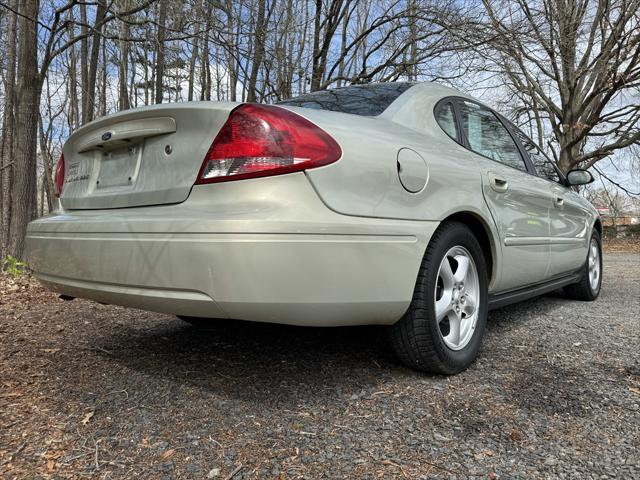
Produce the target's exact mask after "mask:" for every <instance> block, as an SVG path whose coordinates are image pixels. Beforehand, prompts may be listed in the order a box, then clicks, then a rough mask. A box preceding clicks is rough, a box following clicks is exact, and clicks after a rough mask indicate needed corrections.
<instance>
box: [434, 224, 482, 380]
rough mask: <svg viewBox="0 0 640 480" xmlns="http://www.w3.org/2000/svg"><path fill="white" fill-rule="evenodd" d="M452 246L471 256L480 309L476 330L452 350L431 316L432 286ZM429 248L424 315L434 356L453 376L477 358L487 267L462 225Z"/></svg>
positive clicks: (473, 241) (472, 236)
mask: <svg viewBox="0 0 640 480" xmlns="http://www.w3.org/2000/svg"><path fill="white" fill-rule="evenodd" d="M454 246H461V247H464V248H466V249H467V251H468V252H469V253H470V254H471V256H472V257H473V261H474V262H475V264H476V270H477V272H478V282H479V287H480V288H479V290H480V303H479V304H480V307H479V309H478V318H477V322H476V328H475V331H474V333H473V336H472V337H471V340H470V341H469V343H468V344H467V345H466V346H465V347H464V348H462V349H460V350H452V349H451V348H449V347H448V346H447V344H446V343H445V341H444V339H443V338H442V334H441V332H440V327H439V325H438V322H437V320H436V313H435V287H436V283H437V280H438V270H439V268H440V263H441V262H442V260H443V258H444V256H445V254H446V253H447V252H448V251H449V249H451V248H452V247H454ZM430 248H432V249H433V250H432V252H431V255H430V257H431V259H432V260H433V261H432V263H431V265H429V266H428V271H427V281H426V282H425V289H426V291H425V292H423V293H424V296H425V300H426V305H425V309H426V312H425V316H426V318H427V320H428V324H429V328H430V330H431V336H432V338H433V340H434V342H433V343H434V346H435V348H436V350H437V353H438V356H439V357H440V359H441V360H442V361H443V363H444V364H445V365H448V366H449V367H450V368H451V373H456V372H458V371H461V370H463V369H465V368H467V367H468V366H469V365H470V364H471V363H472V362H473V360H474V359H475V358H476V356H477V355H478V351H479V350H480V345H481V343H482V337H483V335H484V330H485V327H486V322H487V312H488V293H487V292H488V288H487V283H488V281H487V276H488V275H487V267H486V261H485V257H484V254H483V252H482V249H481V247H480V245H479V243H478V241H477V240H476V238H475V236H474V235H473V233H472V232H471V231H470V230H469V229H468V228H466V227H465V226H464V225H462V224H460V225H456V226H455V227H454V228H451V229H449V230H447V231H446V232H445V234H444V235H443V236H442V237H441V238H440V241H439V242H437V244H435V245H432V246H430Z"/></svg>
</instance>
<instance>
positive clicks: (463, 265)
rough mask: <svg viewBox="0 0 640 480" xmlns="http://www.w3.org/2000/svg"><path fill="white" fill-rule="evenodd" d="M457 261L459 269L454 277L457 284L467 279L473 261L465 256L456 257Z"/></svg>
mask: <svg viewBox="0 0 640 480" xmlns="http://www.w3.org/2000/svg"><path fill="white" fill-rule="evenodd" d="M455 261H456V262H457V263H458V268H457V269H456V273H455V274H454V275H453V279H454V280H455V281H456V282H458V283H460V282H463V281H464V280H465V279H466V277H467V273H468V272H469V263H471V259H470V258H469V257H467V256H464V255H456V257H455Z"/></svg>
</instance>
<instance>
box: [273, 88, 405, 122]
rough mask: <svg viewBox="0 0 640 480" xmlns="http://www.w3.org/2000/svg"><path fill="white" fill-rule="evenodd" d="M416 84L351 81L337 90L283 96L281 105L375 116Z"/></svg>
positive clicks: (279, 103)
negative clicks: (285, 98) (297, 95)
mask: <svg viewBox="0 0 640 480" xmlns="http://www.w3.org/2000/svg"><path fill="white" fill-rule="evenodd" d="M414 85H415V83H410V82H391V83H374V84H369V85H351V86H349V87H344V88H336V89H333V90H319V91H317V92H313V93H308V94H306V95H301V96H299V97H296V98H292V99H290V100H283V101H281V102H278V103H277V105H287V106H290V107H305V108H315V109H318V110H330V111H332V112H340V113H350V114H353V115H362V116H366V117H375V116H376V115H380V114H381V113H382V112H384V111H385V110H386V109H387V107H388V106H389V105H391V104H392V103H393V102H394V100H395V99H396V98H398V97H399V96H400V95H402V94H403V93H404V92H406V91H407V90H409V89H410V88H411V87H413V86H414Z"/></svg>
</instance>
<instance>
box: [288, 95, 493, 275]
mask: <svg viewBox="0 0 640 480" xmlns="http://www.w3.org/2000/svg"><path fill="white" fill-rule="evenodd" d="M414 89H417V90H416V91H413V90H414ZM409 93H411V94H410V95H409ZM448 95H460V94H459V93H458V92H454V91H451V90H449V89H448V88H446V87H438V88H434V86H433V85H431V86H429V87H428V88H421V86H420V85H418V86H416V87H413V88H412V89H410V90H408V91H407V92H405V94H403V95H402V96H401V97H400V98H399V99H398V100H397V101H396V102H395V103H394V104H393V105H392V106H391V107H390V108H389V109H388V110H387V111H385V112H384V113H383V114H382V115H381V116H379V117H358V116H354V115H347V114H341V113H335V112H328V111H321V110H311V109H304V108H293V107H289V108H291V110H293V111H296V112H297V113H299V114H301V115H303V116H304V117H306V118H308V119H309V120H310V121H312V122H314V123H316V124H317V125H319V126H320V127H322V128H323V129H324V130H326V131H327V132H328V133H329V134H330V135H332V136H333V137H334V138H335V139H336V140H337V141H338V143H339V144H340V146H341V147H342V150H343V155H342V158H341V159H340V160H339V161H338V162H336V163H334V164H331V165H328V166H326V167H322V168H318V169H313V170H309V171H307V175H308V177H309V179H310V181H311V183H312V185H313V186H314V188H315V189H316V191H317V192H318V195H319V196H320V197H321V199H322V200H323V201H324V203H325V204H326V205H327V206H328V207H329V208H331V209H332V210H334V211H336V212H338V213H341V214H345V215H356V216H363V217H379V218H389V219H403V220H415V221H416V228H417V229H419V228H420V223H419V222H420V221H442V220H444V219H446V218H447V217H449V216H451V215H453V214H456V213H460V212H467V213H471V214H473V215H475V216H476V217H477V218H479V219H480V220H481V221H482V222H483V223H484V224H485V225H486V226H487V227H488V228H489V233H490V237H491V238H490V241H491V243H492V254H493V257H494V259H496V260H497V257H499V251H500V250H499V249H500V242H499V241H498V237H497V235H496V234H495V228H494V227H493V219H492V217H491V214H490V212H489V210H488V208H487V205H486V203H485V200H484V197H483V194H482V178H481V173H480V169H479V168H478V165H477V162H476V160H475V159H474V156H473V155H470V153H469V152H468V151H467V150H466V149H464V148H463V147H462V146H460V145H458V144H457V143H456V142H455V141H453V140H452V139H451V138H450V137H449V136H447V134H446V133H445V132H444V131H443V130H442V129H441V128H440V126H439V125H438V124H437V122H436V121H435V118H434V115H433V109H434V107H435V104H436V103H437V102H438V101H439V100H440V99H441V98H443V97H445V96H448ZM403 97H404V98H403ZM402 148H410V149H412V150H414V151H415V152H418V153H419V154H420V155H421V156H422V158H423V159H424V160H425V163H426V165H427V169H428V178H427V182H426V185H425V187H424V188H423V189H422V190H420V191H419V192H416V193H410V192H408V191H407V190H405V188H404V187H403V186H402V184H401V182H400V179H399V176H398V165H397V155H398V151H399V150H400V149H402ZM496 249H498V250H496ZM497 268H499V262H498V261H494V274H493V275H492V283H493V280H494V279H495V277H496V274H497V273H498V272H499V270H497Z"/></svg>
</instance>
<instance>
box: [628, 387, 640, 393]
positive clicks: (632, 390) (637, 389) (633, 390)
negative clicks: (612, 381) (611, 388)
mask: <svg viewBox="0 0 640 480" xmlns="http://www.w3.org/2000/svg"><path fill="white" fill-rule="evenodd" d="M629 391H630V392H633V393H640V388H638V387H629Z"/></svg>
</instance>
